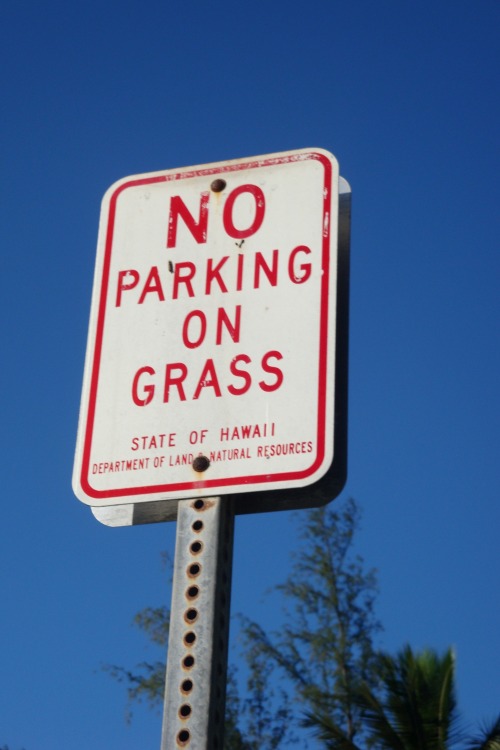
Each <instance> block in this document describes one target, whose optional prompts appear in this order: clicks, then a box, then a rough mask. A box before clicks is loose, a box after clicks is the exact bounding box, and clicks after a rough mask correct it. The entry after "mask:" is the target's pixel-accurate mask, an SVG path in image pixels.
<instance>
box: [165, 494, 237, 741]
mask: <svg viewBox="0 0 500 750" xmlns="http://www.w3.org/2000/svg"><path fill="white" fill-rule="evenodd" d="M233 533H234V513H233V507H232V502H231V501H230V500H229V499H227V498H219V497H216V498H203V499H198V500H182V501H180V502H179V507H178V515H177V534H176V543H175V561H174V578H173V590H172V609H171V614H170V633H169V640H168V659H167V673H166V684H165V703H164V711H163V730H162V741H161V750H179V748H186V750H222V746H223V740H224V709H225V698H226V675H227V650H228V635H229V611H230V593H231V570H232V556H233Z"/></svg>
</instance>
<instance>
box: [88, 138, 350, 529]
mask: <svg viewBox="0 0 500 750" xmlns="http://www.w3.org/2000/svg"><path fill="white" fill-rule="evenodd" d="M338 217H339V173H338V165H337V162H336V160H335V158H334V157H333V156H332V155H331V154H330V153H328V152H326V151H324V150H322V149H303V150H299V151H290V152H284V153H279V154H272V155H269V156H261V157H254V158H247V159H238V160H234V161H226V162H221V163H216V164H208V165H203V166H196V167H189V168H183V169H174V170H166V171H161V172H155V173H150V174H143V175H136V176H132V177H127V178H124V179H122V180H120V181H119V182H117V183H115V184H114V185H113V186H112V187H111V188H110V189H109V190H108V191H107V192H106V194H105V196H104V199H103V202H102V211H101V220H100V227H99V238H98V247H97V260H96V270H95V280H94V290H93V298H92V309H91V316H90V328H89V338H88V347H87V357H86V364H85V374H84V384H83V393H82V404H81V413H80V422H79V430H78V440H77V449H76V459H75V468H74V482H73V484H74V490H75V493H76V495H77V497H78V498H79V499H80V500H82V501H83V502H85V503H87V504H89V505H91V506H93V508H94V509H99V508H101V509H103V508H108V507H109V506H116V507H123V506H125V505H127V504H134V505H135V506H138V505H139V504H141V503H151V502H152V501H155V502H158V501H161V502H166V503H167V506H168V507H169V508H170V509H171V508H172V507H175V505H176V501H177V500H179V499H184V498H191V497H203V496H215V495H227V494H236V495H238V494H240V495H241V498H242V502H243V500H244V499H245V498H246V500H247V501H248V508H251V507H252V502H250V498H254V497H255V496H256V493H263V494H260V495H259V498H261V499H262V502H263V503H264V506H266V500H265V498H266V497H267V496H268V497H269V498H271V497H272V498H276V497H278V498H279V497H281V498H282V499H283V498H285V495H287V494H290V493H292V495H293V492H294V490H299V494H301V496H302V497H303V496H304V490H303V489H302V490H301V489H300V488H306V487H309V486H310V485H315V486H316V485H318V483H320V480H321V479H322V478H323V477H324V476H325V475H329V476H330V475H331V467H332V466H333V465H334V464H335V460H334V459H336V458H338V456H337V454H339V453H341V452H342V453H343V452H344V449H345V437H342V435H340V432H339V430H338V429H337V427H338V426H337V425H336V424H335V419H334V415H335V414H337V413H338V414H340V413H341V412H342V413H343V412H345V405H344V407H342V405H339V403H338V400H337V396H336V388H335V383H336V367H338V365H339V362H338V361H337V360H338V358H339V355H338V351H339V346H338V344H339V342H338V338H339V317H340V316H342V318H345V314H344V313H345V311H342V310H341V309H340V307H339V273H338V272H339V262H340V261H339V257H338V237H339V227H338ZM345 338H346V336H345V337H344V339H345ZM344 349H346V347H344ZM344 354H345V352H344ZM344 370H345V367H344ZM337 381H338V377H337ZM343 395H344V400H345V394H343ZM336 443H337V444H336ZM337 449H338V450H337ZM341 463H342V467H341V469H340V474H342V476H340V475H339V470H337V476H336V479H337V484H338V485H339V486H341V485H342V484H343V481H344V480H345V471H344V469H345V466H344V464H345V462H344V461H342V462H341ZM284 490H286V493H284V492H283V491H284ZM275 491H282V492H281V493H278V494H276V493H275ZM249 493H250V494H249ZM265 493H267V494H265ZM313 496H314V492H313V493H312V495H311V498H313ZM328 499H331V496H330V497H328ZM324 501H325V499H323V502H324ZM254 504H255V503H254ZM308 504H312V505H317V504H318V502H317V501H315V500H314V498H313V499H312V500H311V502H309V501H306V502H302V501H301V505H302V506H303V505H308ZM261 505H262V503H261ZM268 506H269V508H272V509H275V508H277V507H280V501H279V499H278V501H277V502H276V501H275V500H274V499H273V500H272V502H271V501H269V503H268ZM148 507H150V505H148ZM284 507H290V506H289V505H287V504H286V502H285V504H284ZM263 509H267V508H266V507H263ZM244 511H245V508H242V507H240V512H244ZM96 515H98V514H96Z"/></svg>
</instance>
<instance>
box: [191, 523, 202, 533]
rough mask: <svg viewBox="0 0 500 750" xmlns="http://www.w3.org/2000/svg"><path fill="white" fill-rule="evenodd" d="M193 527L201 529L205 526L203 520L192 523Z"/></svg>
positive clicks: (195, 529) (194, 529) (197, 529)
mask: <svg viewBox="0 0 500 750" xmlns="http://www.w3.org/2000/svg"><path fill="white" fill-rule="evenodd" d="M191 528H192V529H193V531H201V530H202V528H203V521H195V522H194V523H193V524H192V526H191Z"/></svg>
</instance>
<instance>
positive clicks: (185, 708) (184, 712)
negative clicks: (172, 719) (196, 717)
mask: <svg viewBox="0 0 500 750" xmlns="http://www.w3.org/2000/svg"><path fill="white" fill-rule="evenodd" d="M192 710H193V709H192V708H191V706H190V705H189V703H184V704H183V705H182V706H181V707H180V708H179V716H180V717H181V719H187V718H188V716H191V711H192Z"/></svg>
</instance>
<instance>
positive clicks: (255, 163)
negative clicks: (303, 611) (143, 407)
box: [80, 151, 333, 500]
mask: <svg viewBox="0 0 500 750" xmlns="http://www.w3.org/2000/svg"><path fill="white" fill-rule="evenodd" d="M311 159H313V160H315V161H319V162H320V163H321V164H322V166H323V167H324V170H325V171H324V183H323V215H322V227H323V228H324V227H328V229H327V231H323V232H322V237H323V242H322V270H323V274H322V279H321V301H320V345H319V371H318V424H317V451H316V457H315V460H314V462H313V463H312V464H311V465H310V466H309V467H308V468H307V469H303V470H302V471H296V472H293V471H292V472H280V473H277V474H269V473H263V474H260V475H255V476H254V475H250V476H241V477H226V478H222V479H206V480H197V481H189V482H178V483H176V484H161V485H146V486H143V487H129V488H123V487H121V488H118V489H114V490H113V489H111V490H110V489H108V490H96V489H94V488H93V487H92V486H91V485H90V482H89V481H88V480H87V477H88V474H89V469H90V453H91V446H92V438H93V427H94V419H95V411H96V402H97V390H98V386H99V370H100V364H101V354H102V343H103V336H104V325H105V314H106V305H107V296H108V287H109V273H110V266H111V252H112V245H113V233H114V226H115V218H116V206H117V201H118V198H119V196H120V194H121V193H122V192H123V191H124V190H126V189H128V188H130V187H136V186H138V185H151V184H155V183H159V182H170V181H179V180H182V179H187V178H192V177H200V176H210V175H216V174H217V175H221V174H225V173H228V172H236V171H241V170H245V169H256V168H260V167H264V166H273V165H278V164H286V163H292V162H297V161H306V160H311ZM331 197H332V163H331V161H330V158H329V157H328V156H327V155H326V154H325V153H321V152H319V151H302V152H292V153H289V154H284V155H281V156H271V157H268V158H266V157H264V158H256V159H249V160H244V161H242V162H237V163H234V164H227V165H214V166H211V167H207V168H201V169H195V170H190V169H187V170H186V171H184V170H182V171H173V172H170V173H168V174H162V175H154V176H151V177H141V178H139V179H131V180H129V181H127V182H124V183H122V184H121V185H119V186H118V187H117V188H116V189H115V191H114V192H113V193H112V195H111V198H110V202H109V210H108V223H107V230H106V242H105V251H104V262H103V269H102V277H101V279H102V281H101V287H100V290H101V293H100V298H99V308H98V317H97V325H96V335H95V346H94V354H93V361H92V370H91V381H90V391H89V407H88V413H87V420H86V425H85V433H84V434H85V437H84V444H83V457H82V465H81V471H80V482H81V487H82V490H83V491H84V492H85V494H86V495H87V496H88V497H89V498H92V499H94V500H107V499H109V498H122V497H123V498H128V497H135V496H138V495H143V496H144V495H151V496H153V495H159V494H161V493H169V495H171V493H172V492H175V493H179V498H181V497H183V496H185V495H183V491H186V492H192V491H197V492H200V491H201V492H203V493H204V494H206V491H208V492H210V491H212V492H213V490H215V491H217V489H218V488H226V487H227V488H229V490H231V488H233V492H234V491H235V490H234V487H235V486H236V485H237V486H242V490H241V491H242V492H244V491H245V489H246V488H245V487H244V486H243V485H253V484H266V485H268V488H269V489H272V485H273V484H275V483H278V482H284V481H293V480H295V481H301V480H303V479H307V478H308V477H310V476H313V475H314V474H315V473H316V471H317V470H318V469H319V468H320V466H321V464H322V463H323V460H324V457H325V427H326V402H327V387H328V382H327V369H328V348H327V341H328V327H329V315H328V313H329V309H328V308H329V304H328V301H329V285H330V236H331V221H330V220H329V219H330V218H331V217H330V216H329V214H330V210H329V209H330V205H331ZM327 217H328V220H327ZM332 378H333V376H332ZM327 469H328V467H325V471H326V470H327ZM263 489H264V488H263ZM215 494H217V492H215ZM151 499H154V498H151Z"/></svg>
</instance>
